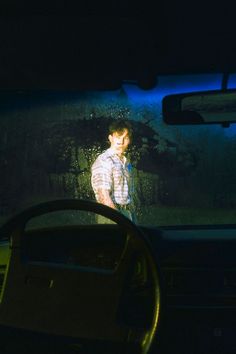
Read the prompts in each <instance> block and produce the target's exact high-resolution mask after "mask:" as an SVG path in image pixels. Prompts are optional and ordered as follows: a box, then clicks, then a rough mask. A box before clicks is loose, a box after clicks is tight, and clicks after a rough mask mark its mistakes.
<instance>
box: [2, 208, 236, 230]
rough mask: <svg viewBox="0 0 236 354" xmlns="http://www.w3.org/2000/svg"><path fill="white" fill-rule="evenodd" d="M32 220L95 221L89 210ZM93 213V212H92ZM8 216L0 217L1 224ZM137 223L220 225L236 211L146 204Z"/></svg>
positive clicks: (235, 219)
mask: <svg viewBox="0 0 236 354" xmlns="http://www.w3.org/2000/svg"><path fill="white" fill-rule="evenodd" d="M50 214H51V215H50ZM50 214H47V215H44V216H41V217H38V218H35V219H34V220H32V223H31V226H33V224H34V223H35V224H34V225H35V227H37V226H38V223H37V222H35V221H37V219H38V221H39V225H44V226H53V224H56V225H68V224H70V223H71V224H86V223H87V222H88V223H94V218H93V217H92V215H88V214H89V213H87V212H80V213H78V212H75V211H74V212H73V211H67V212H65V211H64V212H57V213H50ZM90 214H91V213H90ZM7 219H9V216H8V217H4V216H1V217H0V226H1V225H2V224H3V223H4V222H5V221H6V220H7ZM137 223H138V224H143V225H153V226H168V225H170V226H172V225H219V224H223V225H224V224H236V213H235V210H234V209H223V208H189V207H166V206H161V205H158V206H157V205H151V206H145V207H143V208H142V209H140V210H139V212H138V213H137Z"/></svg>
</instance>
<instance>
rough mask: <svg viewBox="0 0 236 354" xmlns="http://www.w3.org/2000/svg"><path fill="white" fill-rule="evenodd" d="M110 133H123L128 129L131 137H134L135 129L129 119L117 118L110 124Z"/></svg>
mask: <svg viewBox="0 0 236 354" xmlns="http://www.w3.org/2000/svg"><path fill="white" fill-rule="evenodd" d="M108 129H109V134H111V135H112V134H113V133H116V132H118V133H122V132H123V131H124V130H125V129H127V130H128V133H129V137H130V139H131V138H132V134H133V130H132V126H131V124H130V122H129V121H127V120H124V119H116V120H114V121H113V122H112V123H111V124H110V125H109V128H108Z"/></svg>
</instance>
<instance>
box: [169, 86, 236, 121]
mask: <svg viewBox="0 0 236 354" xmlns="http://www.w3.org/2000/svg"><path fill="white" fill-rule="evenodd" d="M162 111H163V119H164V122H165V123H166V124H173V125H179V124H187V125H188V124H222V125H223V126H229V125H230V124H231V123H236V91H235V90H227V91H204V92H194V93H184V94H176V95H169V96H166V97H164V99H163V101H162Z"/></svg>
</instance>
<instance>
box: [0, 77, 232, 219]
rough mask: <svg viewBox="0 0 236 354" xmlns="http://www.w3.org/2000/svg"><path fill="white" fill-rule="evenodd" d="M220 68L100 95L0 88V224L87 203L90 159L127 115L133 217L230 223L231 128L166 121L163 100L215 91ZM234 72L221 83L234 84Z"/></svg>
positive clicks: (106, 144) (103, 147)
mask: <svg viewBox="0 0 236 354" xmlns="http://www.w3.org/2000/svg"><path fill="white" fill-rule="evenodd" d="M221 81H222V75H221V74H210V75H205V74H204V75H191V76H189V75H188V76H186V75H182V76H162V77H159V78H158V80H157V85H156V87H155V88H153V89H152V90H149V91H144V90H141V89H139V88H138V87H137V86H135V85H133V84H131V83H130V84H124V85H123V86H122V88H121V89H119V90H115V91H104V92H100V91H97V92H91V91H86V92H81V91H65V92H63V91H30V90H28V91H19V90H18V91H1V92H0V149H1V154H0V171H1V173H0V223H1V224H2V223H3V222H4V221H5V220H7V219H8V218H9V217H10V216H11V215H13V214H15V213H17V212H19V211H21V210H22V209H24V208H26V207H28V206H31V205H34V204H37V203H39V202H43V201H47V200H52V199H57V198H79V199H80V198H81V199H91V200H95V194H94V191H93V188H92V186H91V166H92V164H93V163H94V161H95V160H96V158H97V157H98V155H99V154H101V153H102V152H104V151H105V150H106V149H108V148H109V147H110V142H109V139H108V136H109V133H108V126H109V124H110V123H111V122H112V121H115V120H117V119H119V118H121V119H126V120H128V121H129V122H130V124H131V126H132V130H133V135H132V141H131V142H130V144H129V146H128V149H127V151H126V158H127V159H128V161H129V162H130V168H131V166H132V171H131V172H132V185H130V186H129V193H130V198H131V202H132V205H133V209H134V213H135V220H136V222H137V223H139V224H143V225H152V226H167V225H200V224H201V225H214V224H234V223H235V206H236V185H235V175H236V163H235V162H236V137H235V133H236V130H235V125H234V124H232V125H231V126H230V127H229V128H222V127H221V126H217V125H209V126H208V125H204V126H168V125H166V124H164V123H163V120H162V113H161V107H162V106H161V103H162V98H163V97H164V96H165V95H168V94H172V93H181V92H191V91H201V90H210V89H220V87H221ZM235 83H236V80H235V75H232V77H231V81H230V85H231V88H233V87H235V86H236V85H235Z"/></svg>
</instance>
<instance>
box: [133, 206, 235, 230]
mask: <svg viewBox="0 0 236 354" xmlns="http://www.w3.org/2000/svg"><path fill="white" fill-rule="evenodd" d="M137 219H138V223H139V224H143V225H154V226H166V225H216V224H218V225H219V224H236V215H235V210H234V209H221V208H189V207H166V206H156V205H152V206H148V207H144V208H143V210H142V211H141V212H140V213H138V215H137Z"/></svg>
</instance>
